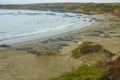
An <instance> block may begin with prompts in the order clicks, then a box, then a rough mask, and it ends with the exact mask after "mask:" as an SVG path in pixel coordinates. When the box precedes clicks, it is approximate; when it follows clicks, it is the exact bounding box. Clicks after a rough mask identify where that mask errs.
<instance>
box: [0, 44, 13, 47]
mask: <svg viewBox="0 0 120 80" xmlns="http://www.w3.org/2000/svg"><path fill="white" fill-rule="evenodd" d="M0 47H2V48H8V47H11V46H10V45H7V44H1V45H0Z"/></svg>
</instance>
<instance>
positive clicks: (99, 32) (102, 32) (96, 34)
mask: <svg viewBox="0 0 120 80" xmlns="http://www.w3.org/2000/svg"><path fill="white" fill-rule="evenodd" d="M85 36H99V37H105V38H111V36H110V35H109V34H108V33H106V32H104V31H102V30H95V31H92V32H90V33H87V34H85Z"/></svg>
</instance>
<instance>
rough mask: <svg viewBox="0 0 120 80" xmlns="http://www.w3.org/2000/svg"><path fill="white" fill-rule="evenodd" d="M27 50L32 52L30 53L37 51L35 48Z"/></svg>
mask: <svg viewBox="0 0 120 80" xmlns="http://www.w3.org/2000/svg"><path fill="white" fill-rule="evenodd" d="M27 52H28V53H32V54H36V53H38V51H37V50H36V49H35V48H33V49H30V50H28V51H27Z"/></svg>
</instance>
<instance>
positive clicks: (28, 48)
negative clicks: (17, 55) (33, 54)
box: [16, 47, 33, 50]
mask: <svg viewBox="0 0 120 80" xmlns="http://www.w3.org/2000/svg"><path fill="white" fill-rule="evenodd" d="M30 49H33V47H22V48H16V50H30Z"/></svg>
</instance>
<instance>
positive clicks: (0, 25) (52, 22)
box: [0, 9, 94, 44]
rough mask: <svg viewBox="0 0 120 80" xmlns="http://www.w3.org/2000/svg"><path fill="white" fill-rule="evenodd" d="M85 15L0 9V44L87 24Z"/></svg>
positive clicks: (29, 38) (40, 36)
mask: <svg viewBox="0 0 120 80" xmlns="http://www.w3.org/2000/svg"><path fill="white" fill-rule="evenodd" d="M93 22H94V21H92V20H90V19H89V18H87V15H84V14H76V13H60V12H51V11H38V10H7V9H2V10H0V44H12V43H18V42H23V41H29V40H34V39H39V38H45V37H49V36H53V35H57V34H61V33H64V32H68V31H72V30H76V29H80V28H83V27H86V26H89V25H90V24H91V23H93Z"/></svg>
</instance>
